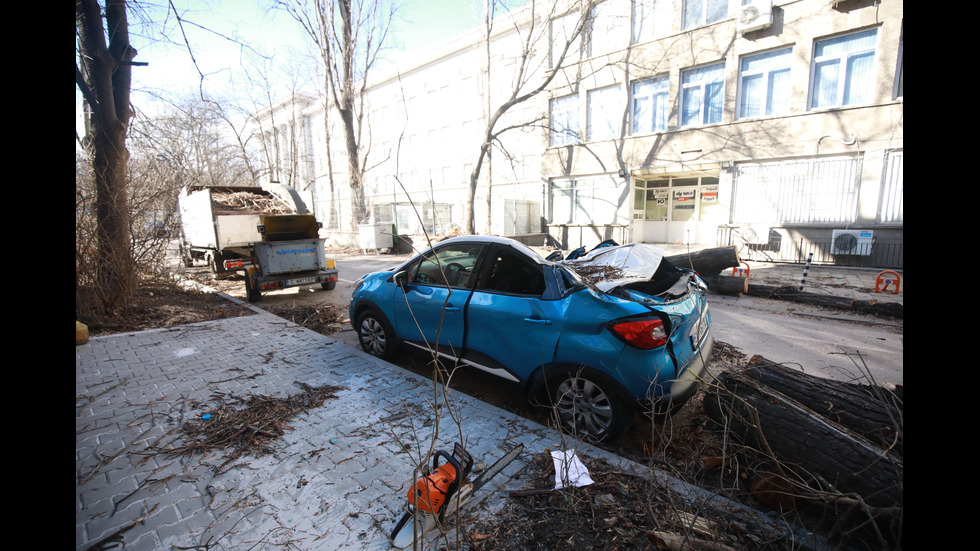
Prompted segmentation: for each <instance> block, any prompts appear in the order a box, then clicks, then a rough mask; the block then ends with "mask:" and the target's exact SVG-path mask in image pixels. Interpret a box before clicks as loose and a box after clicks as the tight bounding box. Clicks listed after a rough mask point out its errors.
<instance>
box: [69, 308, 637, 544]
mask: <svg viewBox="0 0 980 551" xmlns="http://www.w3.org/2000/svg"><path fill="white" fill-rule="evenodd" d="M297 383H303V384H306V385H310V386H313V387H318V386H322V385H336V386H340V387H343V388H344V390H341V391H339V392H337V393H336V398H335V399H330V400H327V402H326V403H325V404H324V405H323V406H322V407H318V408H315V409H312V410H310V411H309V412H308V413H306V414H303V415H301V416H299V417H298V418H296V419H295V421H294V422H293V423H292V430H287V431H286V432H285V435H284V436H282V437H281V438H280V439H279V441H277V442H276V443H275V444H274V446H273V448H274V452H273V453H271V454H268V455H265V456H262V457H258V458H250V459H242V460H240V461H237V462H234V463H233V466H231V467H224V468H222V463H223V461H224V460H225V458H226V456H225V454H223V453H220V452H215V453H212V454H209V455H203V456H201V455H198V456H179V455H162V454H159V453H155V451H156V450H157V449H159V448H160V447H163V448H167V447H173V446H177V445H179V444H180V442H179V441H177V440H175V437H176V429H177V428H178V427H179V426H180V425H181V424H182V423H183V422H186V421H188V420H191V419H198V418H200V416H201V414H202V413H205V412H207V411H208V409H209V405H210V406H214V405H216V404H217V402H216V401H215V398H216V397H222V398H223V399H228V398H229V397H234V396H238V397H245V396H249V395H265V396H275V397H287V396H290V395H294V394H298V393H300V392H301V388H300V387H299V385H298V384H297ZM75 386H76V390H75V411H76V417H75V431H76V432H75V448H76V450H75V474H76V485H75V490H76V492H75V493H76V496H75V497H76V501H75V515H76V516H75V546H76V549H78V550H81V549H88V548H90V547H91V546H92V545H93V544H94V543H96V542H99V541H100V540H104V539H105V538H110V537H112V536H113V535H114V534H117V533H118V534H119V540H120V541H122V542H124V544H125V549H127V550H142V549H176V548H178V546H180V547H184V548H190V547H192V546H196V545H199V546H208V547H207V548H209V549H244V548H247V549H269V548H282V547H289V548H293V549H304V550H305V549H388V548H389V545H388V542H387V531H388V530H390V529H391V527H392V526H393V525H394V523H395V521H396V520H397V517H398V516H400V508H401V507H402V506H403V504H404V500H405V498H404V494H405V491H406V490H407V487H408V484H409V483H410V482H411V479H412V471H413V465H414V463H413V459H412V456H413V455H417V453H418V452H417V450H418V449H419V447H420V445H421V446H423V447H424V448H426V449H427V447H428V443H429V439H430V438H432V436H433V435H434V434H435V432H436V427H437V426H438V427H439V428H438V433H439V441H438V445H437V449H448V450H451V449H452V442H453V441H456V440H458V436H456V435H458V434H459V433H458V431H457V430H456V428H455V427H454V426H453V423H452V421H451V419H449V417H448V416H447V415H446V411H445V408H442V410H441V414H439V415H437V414H436V413H435V408H434V407H432V406H431V404H433V403H435V402H436V401H438V402H439V403H441V404H446V403H451V404H453V405H454V407H455V408H456V409H457V411H459V413H460V416H461V418H462V419H463V422H462V432H463V434H465V436H466V445H467V448H468V450H469V451H470V452H471V453H472V454H473V456H474V458H475V459H476V460H477V462H479V461H480V460H487V461H491V460H494V459H496V458H497V457H500V456H501V455H503V453H504V450H505V449H509V448H510V447H511V446H513V445H516V444H517V443H519V442H520V443H523V444H524V445H525V452H524V455H523V456H522V457H520V458H519V459H518V460H517V461H515V462H514V463H513V464H512V465H511V467H510V468H509V469H508V471H507V472H505V473H503V474H501V475H498V477H497V478H495V479H494V480H493V481H492V482H491V485H490V486H492V485H493V484H497V485H498V489H499V487H503V485H505V484H515V485H518V486H519V485H520V484H521V483H520V482H519V481H518V480H512V479H511V477H512V476H513V475H514V474H515V473H516V472H518V471H519V470H520V469H521V467H522V466H523V465H526V464H527V462H528V461H529V458H530V456H531V454H534V453H540V452H541V451H543V450H544V449H545V448H553V449H557V448H558V447H559V445H560V439H559V435H558V434H557V433H554V432H552V431H550V430H548V429H546V428H545V427H543V426H540V425H537V424H535V423H532V422H529V421H527V420H525V419H522V418H519V417H516V416H514V415H511V414H509V413H507V412H505V411H503V410H500V409H497V408H495V407H492V406H489V405H487V404H484V403H482V402H479V401H478V400H475V399H473V398H471V397H469V396H465V395H461V394H458V393H455V394H452V395H450V396H448V397H444V396H440V397H439V398H438V399H436V398H435V397H434V391H433V385H432V383H431V382H429V381H428V380H426V379H424V378H422V377H418V376H416V375H414V374H412V373H409V372H406V371H404V370H402V369H400V368H397V367H395V366H392V365H390V364H387V363H385V362H382V361H380V360H378V359H376V358H374V357H372V356H369V355H367V354H364V353H362V352H361V351H359V350H355V349H352V348H350V347H348V346H345V345H342V344H340V343H338V342H337V341H334V340H333V339H330V338H329V337H325V336H323V335H319V334H317V333H315V332H313V331H309V330H307V329H305V328H302V327H300V326H297V325H295V324H293V323H290V322H287V321H285V320H283V319H281V318H278V317H275V316H273V315H271V314H266V313H257V314H256V315H252V316H245V317H240V318H233V319H226V320H219V321H213V322H205V323H198V324H191V325H185V326H180V327H176V328H172V329H160V330H151V331H143V332H138V333H129V334H122V335H113V336H105V337H96V338H92V339H91V340H90V341H89V342H88V343H87V344H84V345H80V346H76V348H75ZM405 444H407V445H408V449H409V450H410V451H406V446H405ZM576 449H578V450H580V452H581V453H584V454H587V455H590V456H593V457H606V458H607V459H609V460H611V461H613V462H614V463H615V462H620V461H622V460H620V459H619V458H617V457H615V456H612V455H609V454H607V453H605V452H603V451H601V450H598V449H596V448H592V447H589V446H586V445H584V444H578V445H577V448H576ZM416 461H417V460H416ZM489 489H490V488H485V489H484V491H482V492H480V495H482V496H484V497H485V496H487V495H491V496H492V497H491V498H490V499H487V500H485V502H484V503H483V504H481V507H483V508H486V509H487V510H493V509H494V508H495V507H498V506H499V505H500V503H502V501H500V500H501V499H502V497H500V494H499V493H493V492H489V491H487V490H489ZM474 510H475V511H477V510H479V509H474Z"/></svg>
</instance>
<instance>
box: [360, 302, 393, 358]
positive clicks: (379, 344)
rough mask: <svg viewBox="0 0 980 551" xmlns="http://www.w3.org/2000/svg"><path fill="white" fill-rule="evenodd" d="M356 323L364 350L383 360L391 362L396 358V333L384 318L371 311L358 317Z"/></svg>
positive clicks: (366, 311)
mask: <svg viewBox="0 0 980 551" xmlns="http://www.w3.org/2000/svg"><path fill="white" fill-rule="evenodd" d="M356 323H357V341H358V342H359V343H360V345H361V349H362V350H364V351H365V352H367V353H368V354H371V355H372V356H377V357H379V358H381V359H383V360H390V359H392V358H393V357H394V356H395V352H396V349H397V343H396V342H395V332H394V330H393V329H392V328H391V324H389V323H388V320H386V319H385V317H384V316H382V315H381V314H378V313H377V312H376V311H374V310H370V309H369V310H365V311H364V312H362V313H361V314H360V315H359V316H357V322H356Z"/></svg>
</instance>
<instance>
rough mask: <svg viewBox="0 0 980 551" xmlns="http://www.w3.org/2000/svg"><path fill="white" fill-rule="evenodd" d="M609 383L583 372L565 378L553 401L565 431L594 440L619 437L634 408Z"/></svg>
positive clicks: (554, 393)
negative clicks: (628, 405) (617, 394)
mask: <svg viewBox="0 0 980 551" xmlns="http://www.w3.org/2000/svg"><path fill="white" fill-rule="evenodd" d="M607 386H608V385H605V384H603V383H600V382H597V381H596V380H594V379H592V378H590V377H588V376H587V375H582V374H579V373H572V374H569V375H568V377H566V378H565V379H563V380H561V381H560V382H559V383H558V386H557V387H555V389H554V392H553V394H552V398H553V401H552V404H554V408H555V412H556V413H557V417H558V421H559V422H560V424H561V428H562V430H566V431H569V432H570V433H571V434H572V435H573V436H576V437H578V438H582V439H584V440H588V441H593V442H598V441H613V440H615V439H617V438H618V437H619V436H620V435H621V434H622V433H623V431H624V430H626V427H627V426H628V424H629V421H631V419H630V418H629V414H630V411H631V410H630V409H629V408H628V407H627V406H626V405H625V404H624V403H623V402H622V400H620V399H618V398H617V397H616V396H614V395H613V394H612V392H611V391H610V389H609V388H607Z"/></svg>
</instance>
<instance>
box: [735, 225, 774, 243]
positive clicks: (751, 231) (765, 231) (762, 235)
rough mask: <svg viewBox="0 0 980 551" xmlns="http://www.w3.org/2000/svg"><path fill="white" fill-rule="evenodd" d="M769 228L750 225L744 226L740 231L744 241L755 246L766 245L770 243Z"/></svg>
mask: <svg viewBox="0 0 980 551" xmlns="http://www.w3.org/2000/svg"><path fill="white" fill-rule="evenodd" d="M770 231H771V228H770V227H769V226H759V225H748V226H742V228H741V229H740V230H739V234H741V236H742V239H744V240H745V241H746V242H747V243H751V244H753V245H766V244H768V243H769V232H770Z"/></svg>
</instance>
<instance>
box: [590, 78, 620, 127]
mask: <svg viewBox="0 0 980 551" xmlns="http://www.w3.org/2000/svg"><path fill="white" fill-rule="evenodd" d="M622 94H623V92H622V89H621V88H620V87H619V86H607V87H605V88H599V89H598V90H589V139H590V140H611V139H613V138H618V137H619V135H620V127H621V126H622V120H623V98H622Z"/></svg>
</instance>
